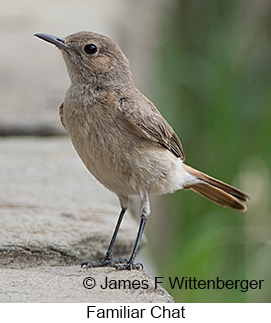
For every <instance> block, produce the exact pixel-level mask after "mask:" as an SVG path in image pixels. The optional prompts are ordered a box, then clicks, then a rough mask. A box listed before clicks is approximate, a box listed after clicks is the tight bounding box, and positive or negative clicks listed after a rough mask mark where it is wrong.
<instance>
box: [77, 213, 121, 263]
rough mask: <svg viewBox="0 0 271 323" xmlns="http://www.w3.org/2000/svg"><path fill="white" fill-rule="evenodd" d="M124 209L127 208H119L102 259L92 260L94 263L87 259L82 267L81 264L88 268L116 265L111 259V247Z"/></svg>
mask: <svg viewBox="0 0 271 323" xmlns="http://www.w3.org/2000/svg"><path fill="white" fill-rule="evenodd" d="M126 210H127V208H122V209H121V212H120V215H119V219H118V222H117V224H116V227H115V230H114V233H113V236H112V238H111V242H110V244H109V247H108V250H107V252H106V254H105V257H104V259H103V260H101V261H100V262H94V263H92V262H89V261H88V262H84V263H83V264H82V265H81V267H83V266H86V268H90V267H104V266H113V267H115V266H116V265H117V264H116V263H115V262H114V261H113V257H112V251H113V247H114V244H115V241H116V238H117V235H118V232H119V228H120V225H121V222H122V219H123V217H124V214H125V212H126ZM122 260H125V259H119V261H122Z"/></svg>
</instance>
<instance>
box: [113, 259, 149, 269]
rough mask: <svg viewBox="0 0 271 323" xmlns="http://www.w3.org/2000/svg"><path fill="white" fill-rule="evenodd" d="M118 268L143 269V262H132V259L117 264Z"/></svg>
mask: <svg viewBox="0 0 271 323" xmlns="http://www.w3.org/2000/svg"><path fill="white" fill-rule="evenodd" d="M115 268H116V269H118V270H132V269H137V270H139V269H143V264H142V262H137V263H131V262H130V261H127V263H126V264H118V265H117V266H115Z"/></svg>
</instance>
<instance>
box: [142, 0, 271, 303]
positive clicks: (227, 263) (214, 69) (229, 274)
mask: <svg viewBox="0 0 271 323" xmlns="http://www.w3.org/2000/svg"><path fill="white" fill-rule="evenodd" d="M171 10H172V11H171V12H167V13H166V14H165V15H164V18H163V21H162V23H161V25H160V39H159V44H160V45H161V47H160V48H159V51H158V50H157V55H156V59H157V61H155V64H156V70H157V74H156V77H155V79H156V82H155V83H154V86H153V89H152V91H153V93H154V97H153V99H154V102H155V103H156V105H157V107H158V108H159V110H160V111H161V112H162V114H163V115H164V117H165V118H166V119H167V120H168V121H169V122H170V124H171V125H172V126H173V128H174V129H175V131H176V132H177V134H178V135H179V136H180V138H181V141H182V143H183V146H184V150H185V153H186V163H187V164H189V165H191V166H193V167H195V168H198V169H200V170H202V171H204V172H206V173H208V174H210V175H212V176H214V177H217V178H219V179H221V180H223V181H226V182H228V183H231V184H233V185H235V186H237V187H239V188H241V189H243V190H245V191H246V192H248V193H249V194H250V195H251V196H252V199H251V201H250V202H249V203H248V211H247V212H246V213H240V212H238V211H234V210H231V209H224V208H220V207H218V206H217V205H215V204H213V203H211V202H209V201H208V200H206V199H204V198H202V197H201V196H198V195H196V194H195V193H193V192H186V191H178V192H176V193H175V194H173V195H170V196H167V197H162V198H159V199H158V200H157V203H159V206H158V207H157V208H155V210H153V213H158V214H155V216H153V219H152V220H150V221H152V222H151V224H149V228H148V230H149V233H150V235H151V236H152V239H149V244H150V248H149V251H150V252H151V254H152V259H153V261H154V263H155V264H156V266H157V271H158V273H159V275H161V276H164V277H168V276H170V277H175V276H179V277H182V276H187V277H192V278H193V277H196V278H197V279H216V277H219V278H220V279H224V280H228V279H231V280H236V279H250V280H251V279H256V280H260V279H264V280H265V281H264V284H263V288H262V289H261V290H250V291H248V292H246V293H245V292H240V291H239V290H237V291H236V290H223V291H221V290H220V291H212V290H210V291H207V290H177V289H174V290H172V289H171V288H170V286H169V284H166V280H164V284H163V287H166V288H167V289H168V291H169V292H170V293H171V294H172V295H173V296H174V298H175V300H176V301H177V302H270V301H271V286H270V277H271V274H270V268H271V217H270V213H271V203H270V200H271V199H270V166H271V163H270V161H271V158H270V155H271V144H270V139H271V89H270V87H271V2H270V1H263V0H260V1H229V0H221V1H212V0H190V1H186V0H175V5H174V6H173V7H172V9H171ZM158 52H159V53H160V54H158ZM164 204H166V207H163V206H162V205H164ZM161 208H162V209H163V210H162V211H160V212H158V209H160V210H161ZM154 218H155V219H154Z"/></svg>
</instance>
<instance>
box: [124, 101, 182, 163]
mask: <svg viewBox="0 0 271 323" xmlns="http://www.w3.org/2000/svg"><path fill="white" fill-rule="evenodd" d="M118 108H119V111H120V112H121V114H122V116H123V117H124V118H125V119H126V121H127V122H130V123H132V126H133V127H134V126H136V128H137V130H138V131H139V133H140V134H141V135H142V136H144V137H145V138H146V137H147V138H148V139H149V140H152V141H154V142H156V143H159V144H160V145H161V146H163V147H165V148H166V149H168V150H169V151H171V152H172V153H173V154H174V155H175V156H176V157H180V158H181V159H182V160H184V159H185V155H184V151H183V147H182V144H181V142H180V139H179V138H178V136H177V135H176V133H175V132H174V130H173V129H172V127H171V126H170V125H169V124H168V123H167V121H166V120H165V119H164V118H163V117H162V115H161V114H160V112H159V111H158V110H157V109H156V107H155V106H154V105H153V104H152V102H151V101H149V100H148V99H147V98H145V97H144V96H143V95H140V96H139V97H135V98H131V97H126V98H121V99H120V100H119V107H118Z"/></svg>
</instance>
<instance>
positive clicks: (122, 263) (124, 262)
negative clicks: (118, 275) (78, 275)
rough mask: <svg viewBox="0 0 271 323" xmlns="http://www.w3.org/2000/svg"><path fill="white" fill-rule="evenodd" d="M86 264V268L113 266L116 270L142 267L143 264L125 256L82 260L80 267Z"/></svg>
mask: <svg viewBox="0 0 271 323" xmlns="http://www.w3.org/2000/svg"><path fill="white" fill-rule="evenodd" d="M84 266H86V268H96V267H114V268H116V269H118V270H132V269H138V270H139V269H143V264H142V263H141V262H138V263H132V262H130V261H129V260H128V259H126V258H122V257H121V258H117V259H113V258H107V257H105V258H104V259H103V260H101V261H98V262H90V261H87V262H84V263H83V264H82V265H81V267H84Z"/></svg>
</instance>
